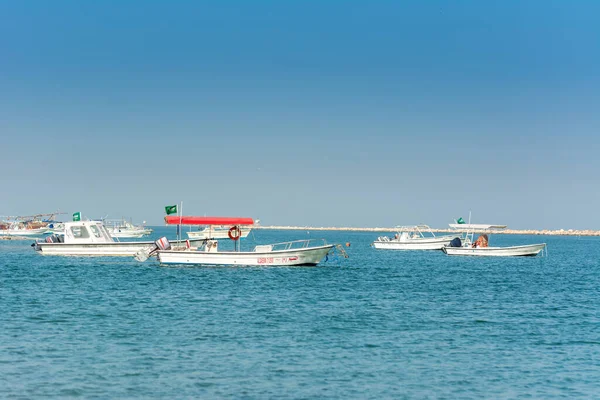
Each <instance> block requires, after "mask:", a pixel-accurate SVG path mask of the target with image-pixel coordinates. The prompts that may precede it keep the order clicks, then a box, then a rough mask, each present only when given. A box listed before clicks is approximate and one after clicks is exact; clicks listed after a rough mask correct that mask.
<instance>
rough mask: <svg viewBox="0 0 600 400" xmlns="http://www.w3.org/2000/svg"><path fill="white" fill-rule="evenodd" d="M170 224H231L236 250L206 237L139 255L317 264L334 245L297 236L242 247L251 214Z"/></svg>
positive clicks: (200, 261) (220, 262) (222, 262)
mask: <svg viewBox="0 0 600 400" xmlns="http://www.w3.org/2000/svg"><path fill="white" fill-rule="evenodd" d="M165 222H166V223H167V224H182V225H218V226H229V227H230V229H229V230H228V237H230V238H231V239H232V240H234V243H235V245H234V251H219V250H218V243H219V242H217V241H216V240H212V239H206V240H205V241H204V243H203V244H202V245H201V246H200V247H198V248H192V247H190V248H186V249H169V246H166V247H163V248H161V249H158V250H156V251H154V252H144V251H142V252H140V253H138V255H136V259H138V260H140V261H144V260H145V259H147V258H148V256H149V255H150V254H151V253H154V254H156V256H157V258H158V260H159V262H160V263H161V264H184V265H185V264H187V265H214V266H301V265H307V266H308V265H310V266H314V265H317V264H319V263H320V262H321V261H322V260H323V259H325V258H326V257H327V255H328V254H329V253H330V251H331V250H332V249H334V248H338V249H340V251H341V252H342V254H344V256H347V255H346V254H345V252H344V251H343V250H342V249H341V247H339V246H336V245H333V244H327V243H326V242H325V241H324V240H322V241H320V242H319V243H316V241H315V240H314V239H310V240H297V241H292V242H285V243H276V244H267V245H259V246H256V247H255V248H254V249H253V250H252V251H240V250H239V245H238V241H237V240H238V239H239V238H240V237H241V229H240V226H248V225H253V224H254V221H253V220H252V218H228V217H179V216H175V217H170V216H167V217H165Z"/></svg>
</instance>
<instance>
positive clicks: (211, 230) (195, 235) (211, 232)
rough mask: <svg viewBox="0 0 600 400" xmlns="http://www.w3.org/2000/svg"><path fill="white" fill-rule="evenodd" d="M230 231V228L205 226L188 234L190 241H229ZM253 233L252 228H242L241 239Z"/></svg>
mask: <svg viewBox="0 0 600 400" xmlns="http://www.w3.org/2000/svg"><path fill="white" fill-rule="evenodd" d="M229 229H230V227H229V226H205V227H202V228H201V229H199V230H197V231H188V232H186V234H187V236H188V237H189V238H190V239H227V238H228V237H229ZM251 231H252V228H251V227H250V226H240V232H241V236H240V237H241V238H245V237H247V236H248V235H249V234H250V232H251Z"/></svg>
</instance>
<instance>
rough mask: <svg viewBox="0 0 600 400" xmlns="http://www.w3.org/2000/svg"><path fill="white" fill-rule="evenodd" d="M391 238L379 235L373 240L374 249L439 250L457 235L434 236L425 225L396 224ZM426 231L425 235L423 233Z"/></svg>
mask: <svg viewBox="0 0 600 400" xmlns="http://www.w3.org/2000/svg"><path fill="white" fill-rule="evenodd" d="M396 228H397V229H398V233H396V235H394V237H393V238H389V237H387V236H380V237H378V238H377V240H376V241H374V242H373V247H375V248H376V249H386V250H441V249H442V248H443V247H444V246H446V245H447V244H449V243H450V242H451V241H452V239H454V238H457V237H460V236H459V235H444V236H435V234H434V233H433V232H432V231H431V228H430V227H429V226H427V225H414V226H398V227H396ZM425 233H427V235H425Z"/></svg>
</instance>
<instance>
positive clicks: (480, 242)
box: [472, 234, 488, 248]
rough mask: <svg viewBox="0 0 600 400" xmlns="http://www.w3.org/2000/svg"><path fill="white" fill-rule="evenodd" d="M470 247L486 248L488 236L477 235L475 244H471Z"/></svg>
mask: <svg viewBox="0 0 600 400" xmlns="http://www.w3.org/2000/svg"><path fill="white" fill-rule="evenodd" d="M472 247H473V248H479V247H488V235H486V234H483V235H479V237H478V238H477V240H476V241H475V243H473V246H472Z"/></svg>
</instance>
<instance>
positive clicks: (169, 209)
mask: <svg viewBox="0 0 600 400" xmlns="http://www.w3.org/2000/svg"><path fill="white" fill-rule="evenodd" d="M165 212H166V213H167V215H171V214H177V206H166V207H165Z"/></svg>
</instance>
